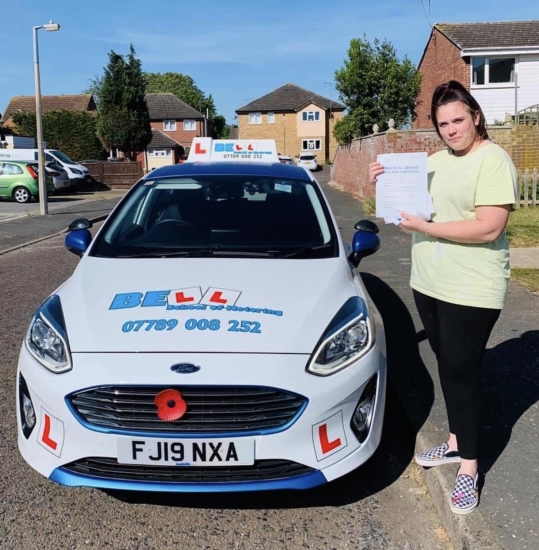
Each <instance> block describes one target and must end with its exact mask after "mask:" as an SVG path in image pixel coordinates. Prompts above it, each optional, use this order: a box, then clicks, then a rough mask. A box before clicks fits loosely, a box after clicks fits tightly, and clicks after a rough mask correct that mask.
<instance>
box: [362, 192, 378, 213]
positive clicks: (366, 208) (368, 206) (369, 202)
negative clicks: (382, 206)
mask: <svg viewBox="0 0 539 550" xmlns="http://www.w3.org/2000/svg"><path fill="white" fill-rule="evenodd" d="M375 213H376V198H375V197H374V196H373V197H369V198H368V199H366V200H365V201H363V214H365V216H374V214H375Z"/></svg>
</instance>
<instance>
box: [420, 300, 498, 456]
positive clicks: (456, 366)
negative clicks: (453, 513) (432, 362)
mask: <svg viewBox="0 0 539 550" xmlns="http://www.w3.org/2000/svg"><path fill="white" fill-rule="evenodd" d="M414 299H415V303H416V306H417V310H418V312H419V316H420V317H421V321H422V322H423V326H424V327H425V332H426V333H427V338H428V339H429V343H430V346H431V348H432V350H433V351H434V353H435V355H436V358H437V359H438V372H439V375H440V383H441V386H442V391H443V394H444V399H445V406H446V409H447V418H448V421H449V430H450V431H451V433H453V434H455V435H456V436H457V444H458V450H459V454H460V456H461V458H465V459H469V460H474V459H477V456H478V452H479V437H480V432H481V420H482V419H481V416H482V409H483V388H482V384H481V363H482V361H483V354H484V352H485V348H486V345H487V342H488V339H489V337H490V333H491V332H492V329H493V327H494V325H495V324H496V321H497V320H498V317H499V316H500V310H499V309H488V308H480V307H471V306H461V305H457V304H451V303H449V302H443V301H442V300H438V299H436V298H431V297H430V296H425V294H421V293H420V292H417V291H416V290H414Z"/></svg>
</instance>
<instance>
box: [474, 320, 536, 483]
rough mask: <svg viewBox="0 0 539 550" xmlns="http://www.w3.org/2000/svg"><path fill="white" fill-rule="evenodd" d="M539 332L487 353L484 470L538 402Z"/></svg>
mask: <svg viewBox="0 0 539 550" xmlns="http://www.w3.org/2000/svg"><path fill="white" fill-rule="evenodd" d="M538 370H539V330H530V331H528V332H525V333H524V334H522V335H521V336H520V337H519V338H512V339H510V340H506V341H505V342H502V343H501V344H498V345H497V346H496V347H494V348H492V349H489V350H487V352H486V354H485V362H484V368H483V379H484V381H485V412H484V423H483V426H484V429H483V441H482V444H481V447H482V449H483V453H482V456H481V458H480V464H481V466H482V469H483V470H484V471H485V473H486V472H488V471H489V470H490V469H491V468H492V466H494V464H495V463H496V461H497V460H498V458H499V456H500V455H501V454H502V452H503V450H504V449H505V447H506V446H507V444H508V443H509V441H510V439H511V434H512V432H513V427H514V426H515V425H516V423H517V422H518V421H519V419H520V417H521V416H522V415H523V414H524V413H525V412H526V411H527V410H528V409H529V408H530V407H532V406H533V405H535V403H537V402H538V401H539V377H538V376H537V372H538Z"/></svg>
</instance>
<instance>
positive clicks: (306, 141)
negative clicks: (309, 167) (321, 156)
mask: <svg viewBox="0 0 539 550" xmlns="http://www.w3.org/2000/svg"><path fill="white" fill-rule="evenodd" d="M311 141H314V145H315V147H314V149H309V148H308V147H307V149H305V144H307V146H308V145H309V142H311ZM316 142H318V147H316ZM301 150H302V152H306V153H308V152H309V151H321V150H322V140H321V139H320V138H313V139H302V140H301Z"/></svg>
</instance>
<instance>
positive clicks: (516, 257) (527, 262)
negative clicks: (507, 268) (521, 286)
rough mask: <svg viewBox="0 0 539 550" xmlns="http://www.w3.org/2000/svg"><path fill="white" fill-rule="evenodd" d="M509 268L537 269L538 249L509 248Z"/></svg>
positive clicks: (538, 263)
mask: <svg viewBox="0 0 539 550" xmlns="http://www.w3.org/2000/svg"><path fill="white" fill-rule="evenodd" d="M509 255H510V263H511V267H523V268H529V269H539V248H511V249H510V251H509Z"/></svg>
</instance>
